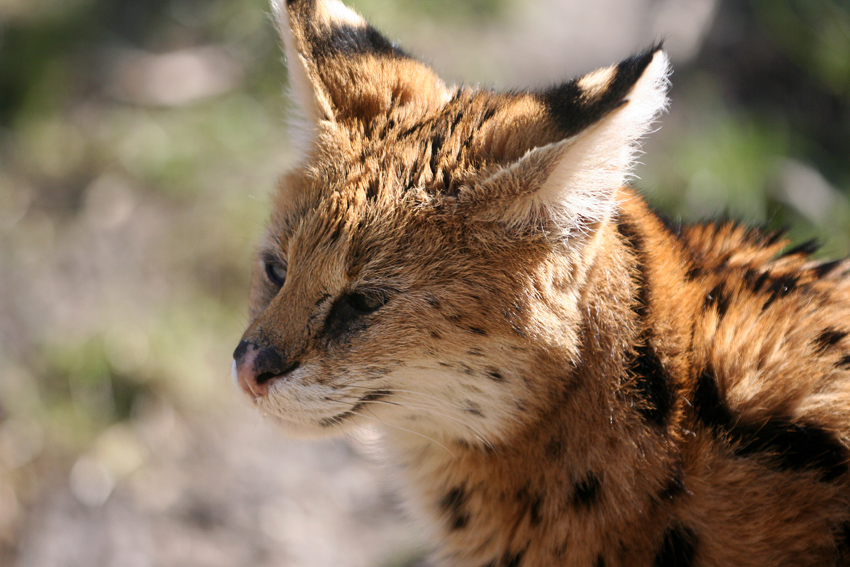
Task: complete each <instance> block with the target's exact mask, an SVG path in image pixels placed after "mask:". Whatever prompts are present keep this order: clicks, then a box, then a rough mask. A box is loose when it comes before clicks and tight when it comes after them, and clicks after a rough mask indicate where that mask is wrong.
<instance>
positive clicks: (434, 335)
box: [430, 331, 443, 341]
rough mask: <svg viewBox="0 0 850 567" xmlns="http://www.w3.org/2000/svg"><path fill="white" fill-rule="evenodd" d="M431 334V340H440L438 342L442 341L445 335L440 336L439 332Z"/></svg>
mask: <svg viewBox="0 0 850 567" xmlns="http://www.w3.org/2000/svg"><path fill="white" fill-rule="evenodd" d="M430 334H431V338H432V339H436V340H438V341H439V340H442V338H443V335H441V334H440V333H439V332H437V331H431V333H430Z"/></svg>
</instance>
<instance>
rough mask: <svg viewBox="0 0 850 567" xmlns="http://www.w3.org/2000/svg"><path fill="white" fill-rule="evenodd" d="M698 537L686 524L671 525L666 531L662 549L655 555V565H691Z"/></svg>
mask: <svg viewBox="0 0 850 567" xmlns="http://www.w3.org/2000/svg"><path fill="white" fill-rule="evenodd" d="M696 545H697V538H696V536H695V535H694V532H693V531H692V530H690V529H688V528H686V527H684V526H679V525H676V526H671V527H669V528H667V531H666V532H664V541H662V543H661V549H659V550H658V553H657V554H656V555H655V562H654V563H653V565H654V566H655V567H691V566H692V565H693V564H694V555H695V553H696Z"/></svg>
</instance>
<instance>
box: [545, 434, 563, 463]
mask: <svg viewBox="0 0 850 567" xmlns="http://www.w3.org/2000/svg"><path fill="white" fill-rule="evenodd" d="M544 449H545V451H546V456H547V457H549V459H551V460H553V461H555V460H558V459H560V458H561V457H562V456H563V455H564V442H563V441H561V438H560V437H558V436H555V437H552V438H551V439H549V442H548V443H546V447H544Z"/></svg>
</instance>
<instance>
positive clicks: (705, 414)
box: [692, 369, 734, 432]
mask: <svg viewBox="0 0 850 567" xmlns="http://www.w3.org/2000/svg"><path fill="white" fill-rule="evenodd" d="M692 405H693V408H694V413H695V414H696V417H697V419H698V420H699V421H700V422H701V423H702V424H703V425H705V426H706V427H707V428H709V429H711V430H713V431H715V432H716V431H719V430H729V429H731V427H732V424H733V422H734V418H733V416H732V412H731V411H729V407H728V406H727V405H726V400H725V399H723V398H722V397H721V394H720V389H719V388H718V386H717V380H716V379H715V377H714V375H713V374H712V372H711V370H709V369H707V370H705V371H703V373H702V374H700V376H699V378H697V381H696V385H695V387H694V393H693V401H692Z"/></svg>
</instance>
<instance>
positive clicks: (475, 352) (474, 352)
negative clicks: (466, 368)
mask: <svg viewBox="0 0 850 567" xmlns="http://www.w3.org/2000/svg"><path fill="white" fill-rule="evenodd" d="M466 354H468V355H469V356H484V352H483V351H482V350H481V349H480V348H471V349H469V350H468V351H466Z"/></svg>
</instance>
